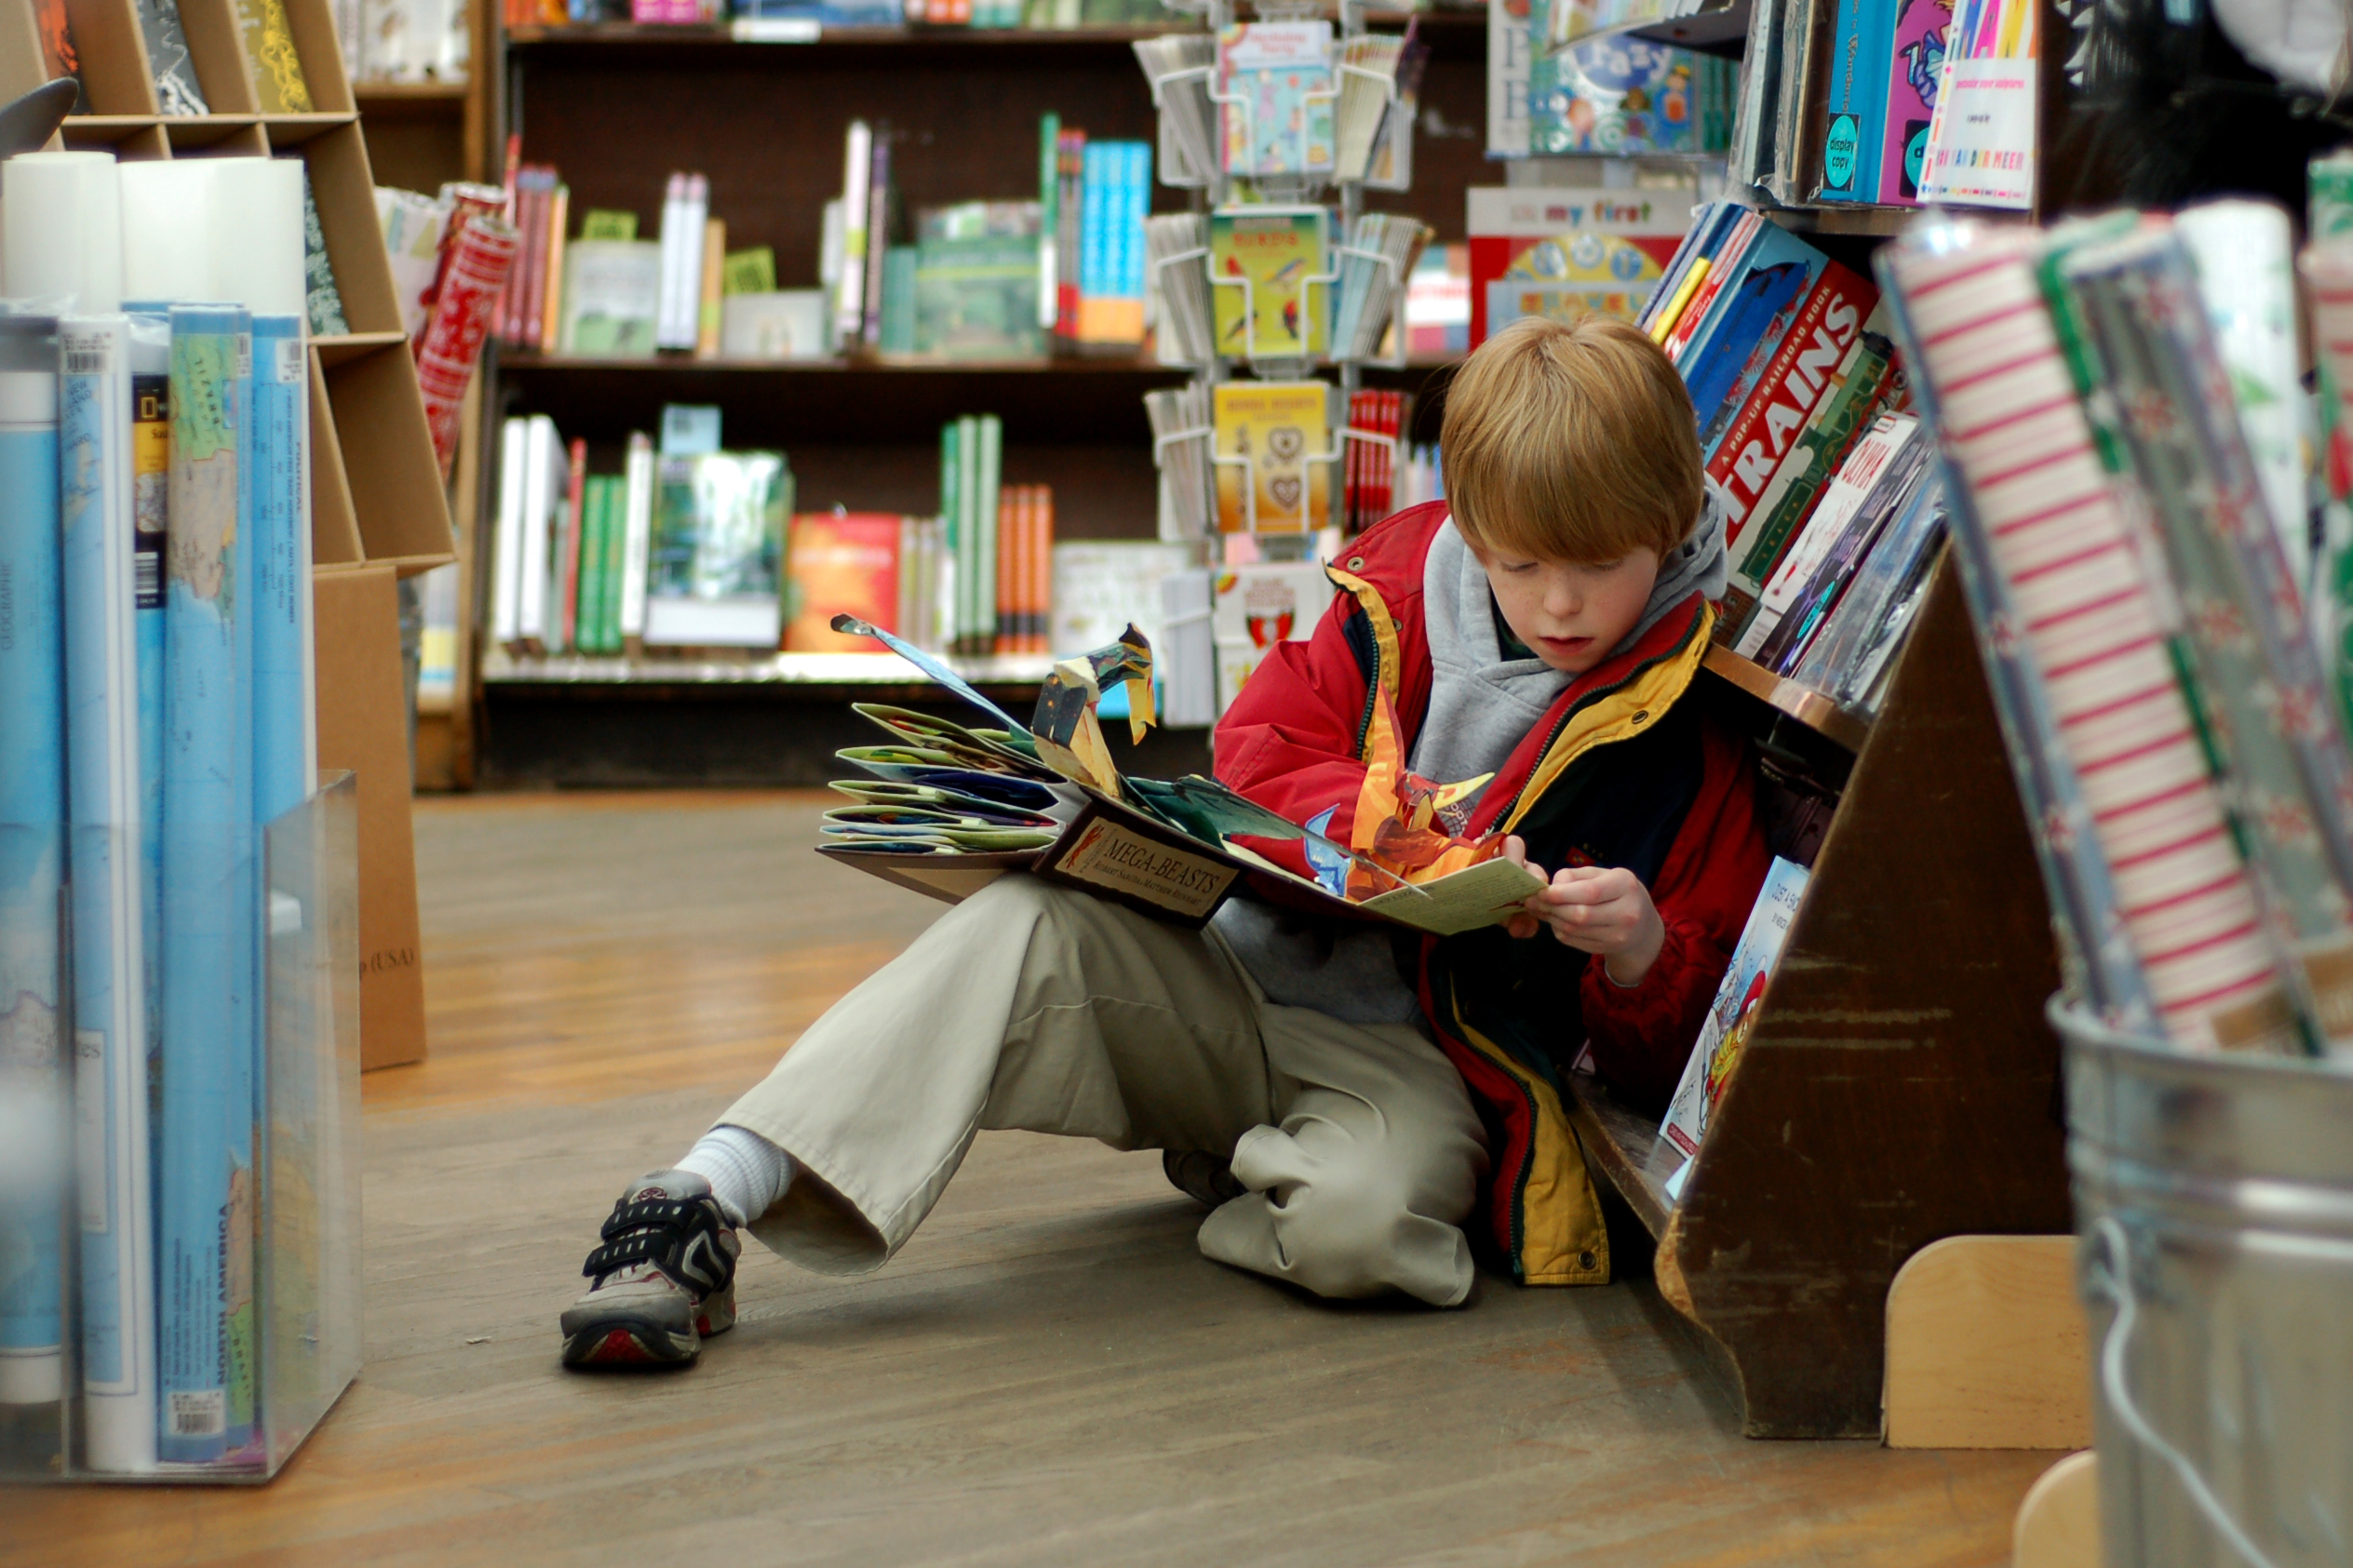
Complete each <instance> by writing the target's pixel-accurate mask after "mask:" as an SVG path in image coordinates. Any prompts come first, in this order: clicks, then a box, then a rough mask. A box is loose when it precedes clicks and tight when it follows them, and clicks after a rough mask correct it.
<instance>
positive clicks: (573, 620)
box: [556, 437, 588, 651]
mask: <svg viewBox="0 0 2353 1568" xmlns="http://www.w3.org/2000/svg"><path fill="white" fill-rule="evenodd" d="M587 493H588V443H587V442H586V441H585V440H582V439H580V438H578V437H574V438H573V441H572V444H571V480H570V482H569V485H568V488H567V489H566V493H565V497H564V539H563V543H562V545H561V546H560V548H561V549H562V551H563V556H562V559H561V560H560V561H559V562H558V566H557V571H556V582H557V583H558V589H557V593H558V603H557V606H556V608H557V610H558V614H559V615H560V616H561V617H562V620H561V622H560V624H561V625H562V626H563V629H564V631H563V637H564V648H565V649H566V650H568V651H569V650H578V648H579V647H580V509H581V502H582V500H583V499H584V498H585V496H586V495H587Z"/></svg>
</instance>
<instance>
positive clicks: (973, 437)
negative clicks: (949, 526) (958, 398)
mask: <svg viewBox="0 0 2353 1568" xmlns="http://www.w3.org/2000/svg"><path fill="white" fill-rule="evenodd" d="M956 518H957V520H956V640H957V642H958V643H959V644H960V645H962V646H963V648H964V650H965V651H970V650H971V646H972V644H973V642H974V640H975V638H977V637H979V636H980V631H981V627H980V596H979V588H980V581H981V579H980V421H979V420H978V419H976V418H975V417H974V416H973V415H971V414H966V415H964V416H962V417H961V419H959V420H957V422H956Z"/></svg>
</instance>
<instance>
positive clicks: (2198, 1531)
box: [2050, 998, 2353, 1568]
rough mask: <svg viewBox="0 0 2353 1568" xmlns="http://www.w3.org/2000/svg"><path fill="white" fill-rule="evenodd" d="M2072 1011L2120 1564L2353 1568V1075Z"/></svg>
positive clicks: (2060, 1004) (2103, 1502) (2105, 1503)
mask: <svg viewBox="0 0 2353 1568" xmlns="http://www.w3.org/2000/svg"><path fill="white" fill-rule="evenodd" d="M2050 1020H2051V1023H2052V1025H2054V1026H2055V1027H2056V1028H2057V1029H2058V1031H2059V1035H2060V1038H2061V1039H2063V1040H2064V1041H2065V1043H2066V1052H2067V1129H2068V1138H2067V1161H2068V1165H2069V1168H2070V1169H2071V1170H2072V1171H2073V1173H2074V1176H2075V1202H2076V1230H2077V1235H2078V1236H2079V1237H2080V1238H2081V1246H2080V1251H2079V1261H2078V1265H2077V1284H2078V1288H2079V1289H2080V1290H2081V1292H2082V1294H2083V1300H2084V1305H2085V1307H2086V1309H2087V1310H2088V1312H2089V1313H2090V1315H2091V1344H2092V1346H2093V1347H2094V1348H2093V1365H2092V1384H2093V1387H2094V1393H2095V1398H2094V1410H2095V1416H2094V1423H2095V1432H2096V1435H2097V1441H2098V1444H2099V1453H2100V1523H2101V1533H2102V1534H2101V1538H2102V1540H2103V1541H2104V1543H2105V1547H2104V1557H2105V1559H2106V1561H2107V1562H2108V1563H2109V1564H2110V1565H2111V1568H2127V1565H2131V1568H2176V1565H2179V1568H2190V1565H2192V1564H2196V1565H2198V1568H2208V1565H2214V1568H2220V1565H2224V1564H2239V1563H2248V1564H2252V1565H2254V1568H2306V1565H2310V1568H2319V1565H2320V1564H2324V1563H2326V1564H2336V1565H2353V1074H2348V1073H2339V1072H2331V1071H2328V1070H2325V1069H2320V1068H2316V1067H2314V1066H2312V1065H2302V1064H2295V1063H2288V1062H2280V1061H2275V1060H2269V1059H2254V1058H2235V1057H2211V1056H2185V1055H2180V1054H2177V1053H2174V1052H2168V1051H2162V1050H2158V1049H2156V1048H2154V1047H2152V1046H2150V1045H2148V1044H2145V1043H2143V1042H2140V1041H2136V1040H2134V1039H2130V1038H2128V1037H2126V1036H2122V1035H2118V1034H2117V1033H2115V1032H2114V1031H2113V1030H2110V1029H2107V1028H2105V1027H2104V1026H2102V1025H2100V1024H2099V1023H2098V1022H2096V1021H2095V1020H2094V1019H2093V1018H2092V1017H2091V1014H2090V1013H2089V1012H2085V1011H2084V1010H2082V1009H2081V1008H2079V1007H2077V1006H2076V1005H2074V1004H2072V1003H2070V1002H2068V1001H2066V1000H2065V999H2064V998H2052V999H2051V1003H2050Z"/></svg>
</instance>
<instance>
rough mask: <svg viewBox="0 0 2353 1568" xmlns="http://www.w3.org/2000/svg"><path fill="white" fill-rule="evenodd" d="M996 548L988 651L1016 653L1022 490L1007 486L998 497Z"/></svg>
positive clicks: (1018, 623)
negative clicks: (992, 622) (993, 619)
mask: <svg viewBox="0 0 2353 1568" xmlns="http://www.w3.org/2000/svg"><path fill="white" fill-rule="evenodd" d="M996 516H997V548H996V550H995V552H994V555H995V559H996V567H995V570H996V583H995V588H996V592H995V596H994V600H993V604H994V608H995V611H996V621H997V624H996V627H995V629H994V631H993V633H992V634H991V637H990V643H989V651H990V652H992V653H1015V652H1018V651H1019V650H1020V637H1021V627H1020V618H1021V609H1022V607H1021V530H1022V527H1023V525H1024V523H1025V521H1026V519H1025V518H1024V517H1023V516H1022V515H1021V487H1020V486H1018V485H1008V486H1005V487H1003V488H1002V489H1000V490H999V492H998V495H997V510H996Z"/></svg>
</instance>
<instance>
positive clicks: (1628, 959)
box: [1503, 837, 1667, 985]
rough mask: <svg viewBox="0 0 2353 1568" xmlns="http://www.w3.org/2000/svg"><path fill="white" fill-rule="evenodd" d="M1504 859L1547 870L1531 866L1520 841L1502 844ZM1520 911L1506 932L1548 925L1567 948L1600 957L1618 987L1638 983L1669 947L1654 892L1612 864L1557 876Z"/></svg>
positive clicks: (1534, 867) (1534, 868)
mask: <svg viewBox="0 0 2353 1568" xmlns="http://www.w3.org/2000/svg"><path fill="white" fill-rule="evenodd" d="M1503 853H1504V856H1505V858H1507V859H1509V860H1511V861H1512V862H1513V864H1519V865H1527V867H1528V869H1529V870H1531V871H1533V872H1535V873H1536V874H1537V875H1538V876H1542V875H1543V874H1544V871H1543V867H1541V866H1537V865H1528V859H1527V846H1526V843H1524V842H1523V841H1522V840H1521V839H1519V838H1516V837H1514V838H1507V839H1505V840H1504V842H1503ZM1520 908H1521V913H1519V914H1517V915H1514V916H1513V917H1512V918H1511V920H1510V921H1509V922H1507V923H1506V925H1505V927H1504V929H1505V930H1506V931H1510V932H1511V933H1512V934H1513V936H1523V937H1525V936H1534V935H1535V934H1536V933H1537V931H1538V930H1539V929H1540V927H1544V926H1550V927H1552V928H1553V936H1555V937H1556V938H1558V939H1559V940H1560V941H1561V942H1563V943H1565V944H1566V945H1568V946H1571V947H1575V948H1577V949H1579V950H1580V951H1581V952H1587V953H1592V954H1593V955H1595V956H1596V957H1598V958H1601V959H1602V961H1603V964H1604V966H1605V967H1606V968H1607V971H1608V973H1609V978H1610V979H1611V980H1612V981H1614V982H1616V983H1617V984H1618V985H1641V984H1642V981H1643V977H1644V976H1645V975H1647V974H1648V973H1649V972H1650V966H1651V965H1652V964H1654V963H1656V962H1658V960H1659V950H1660V949H1661V947H1662V946H1664V945H1666V940H1667V928H1666V925H1665V923H1664V922H1663V921H1661V919H1660V918H1659V908H1658V905H1654V904H1652V903H1651V902H1650V890H1649V889H1648V888H1646V887H1644V886H1643V885H1642V879H1641V878H1638V877H1636V876H1635V875H1634V873H1633V872H1631V871H1625V870H1620V869H1618V868H1615V867H1610V866H1600V865H1571V866H1566V867H1564V868H1562V869H1561V870H1559V871H1556V872H1554V873H1553V878H1552V885H1551V886H1549V887H1547V888H1545V889H1544V890H1543V891H1540V892H1536V893H1531V894H1530V895H1529V896H1528V900H1527V902H1526V904H1524V905H1521V906H1520Z"/></svg>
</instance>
